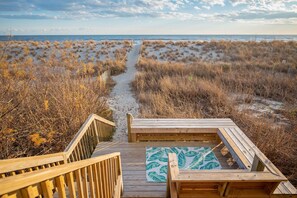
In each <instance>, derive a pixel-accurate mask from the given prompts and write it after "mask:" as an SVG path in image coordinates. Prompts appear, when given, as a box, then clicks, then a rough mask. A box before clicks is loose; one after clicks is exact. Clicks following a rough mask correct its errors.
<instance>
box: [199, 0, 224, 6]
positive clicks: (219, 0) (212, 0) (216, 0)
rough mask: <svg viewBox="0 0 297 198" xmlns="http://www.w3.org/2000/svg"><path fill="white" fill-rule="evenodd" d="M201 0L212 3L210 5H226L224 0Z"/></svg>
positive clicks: (208, 3)
mask: <svg viewBox="0 0 297 198" xmlns="http://www.w3.org/2000/svg"><path fill="white" fill-rule="evenodd" d="M200 2H202V3H205V4H207V5H210V6H214V5H221V6H224V5H225V1H224V0H200Z"/></svg>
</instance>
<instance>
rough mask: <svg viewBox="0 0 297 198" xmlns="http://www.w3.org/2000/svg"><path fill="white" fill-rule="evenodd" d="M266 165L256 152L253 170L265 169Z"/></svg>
mask: <svg viewBox="0 0 297 198" xmlns="http://www.w3.org/2000/svg"><path fill="white" fill-rule="evenodd" d="M264 168H265V165H264V164H263V162H262V161H261V160H260V158H259V157H258V156H257V155H256V154H255V157H254V161H253V164H252V169H251V171H264Z"/></svg>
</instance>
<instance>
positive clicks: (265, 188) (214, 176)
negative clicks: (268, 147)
mask: <svg viewBox="0 0 297 198" xmlns="http://www.w3.org/2000/svg"><path fill="white" fill-rule="evenodd" d="M284 180H286V178H285V177H283V176H279V175H274V174H271V173H270V172H259V171H253V172H251V171H249V170H247V169H238V170H185V171H181V170H179V168H178V161H177V157H176V154H175V153H169V154H168V180H167V197H171V198H177V197H179V198H190V197H196V198H199V197H201V198H202V197H207V198H221V197H238V198H240V197H242V198H243V197H245V198H251V197H257V198H265V197H267V198H268V197H271V196H272V195H273V192H274V190H275V188H276V187H277V186H278V185H279V183H280V182H281V181H284Z"/></svg>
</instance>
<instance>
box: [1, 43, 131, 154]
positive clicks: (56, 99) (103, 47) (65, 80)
mask: <svg viewBox="0 0 297 198" xmlns="http://www.w3.org/2000/svg"><path fill="white" fill-rule="evenodd" d="M130 49H131V44H130V42H129V41H119V42H113V41H110V42H107V41H106V42H105V41H104V42H95V41H86V42H84V41H65V42H48V41H45V42H37V41H28V42H25V41H8V42H1V43H0V50H1V51H0V84H1V86H0V103H1V104H0V150H1V154H0V159H6V158H16V157H24V156H31V155H41V154H48V153H55V152H59V151H63V150H64V149H65V147H66V145H67V144H68V143H69V142H70V140H71V139H72V137H73V135H74V134H75V133H76V132H77V131H78V129H79V127H80V126H81V124H82V123H83V122H84V121H85V120H86V118H87V117H88V116H89V115H90V114H91V113H96V114H98V115H100V116H102V117H105V118H107V119H109V120H111V119H112V112H111V110H110V109H109V107H108V105H107V103H106V101H107V96H108V93H109V91H110V89H111V87H112V86H113V82H112V81H111V80H106V79H103V78H102V77H101V74H102V73H104V72H105V71H107V70H109V71H110V73H111V74H118V73H120V72H123V71H125V60H126V54H127V53H128V51H129V50H130Z"/></svg>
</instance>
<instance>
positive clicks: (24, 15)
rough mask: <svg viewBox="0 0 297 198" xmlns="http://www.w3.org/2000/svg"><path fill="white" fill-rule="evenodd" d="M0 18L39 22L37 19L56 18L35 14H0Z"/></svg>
mask: <svg viewBox="0 0 297 198" xmlns="http://www.w3.org/2000/svg"><path fill="white" fill-rule="evenodd" d="M0 18H5V19H33V20H39V19H56V17H51V16H46V15H36V14H18V15H14V14H10V15H8V14H0Z"/></svg>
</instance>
